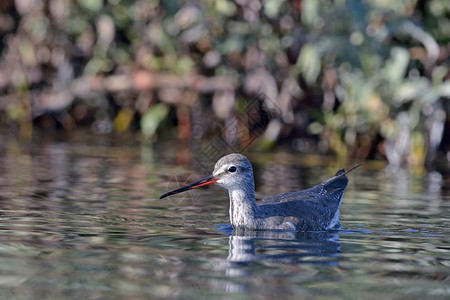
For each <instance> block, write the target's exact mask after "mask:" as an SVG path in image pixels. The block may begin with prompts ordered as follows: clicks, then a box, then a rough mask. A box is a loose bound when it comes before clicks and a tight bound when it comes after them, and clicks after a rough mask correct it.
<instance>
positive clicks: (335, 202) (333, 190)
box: [322, 164, 361, 210]
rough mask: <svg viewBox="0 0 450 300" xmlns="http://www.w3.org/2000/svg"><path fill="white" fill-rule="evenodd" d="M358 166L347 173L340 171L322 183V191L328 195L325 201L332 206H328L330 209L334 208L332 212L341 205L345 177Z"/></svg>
mask: <svg viewBox="0 0 450 300" xmlns="http://www.w3.org/2000/svg"><path fill="white" fill-rule="evenodd" d="M360 165H361V164H358V165H356V166H354V167H352V168H351V169H349V170H347V171H346V170H344V169H340V170H339V171H337V173H336V175H335V176H334V177H331V178H330V179H328V180H326V181H324V182H323V183H322V187H323V190H325V191H326V194H327V195H328V197H325V199H326V201H327V202H329V203H330V204H332V205H330V208H331V207H333V206H334V209H333V208H332V209H333V210H337V209H338V208H339V206H340V205H341V201H342V197H343V196H344V192H345V189H346V188H347V184H348V178H347V176H345V175H347V174H348V173H349V172H351V171H353V170H354V169H356V168H358V167H359V166H360Z"/></svg>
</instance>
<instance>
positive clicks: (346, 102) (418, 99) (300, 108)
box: [0, 0, 450, 168]
mask: <svg viewBox="0 0 450 300" xmlns="http://www.w3.org/2000/svg"><path fill="white" fill-rule="evenodd" d="M449 17H450V2H449V1H446V0H430V1H426V0H422V1H420V0H399V1H387V0H367V1H356V0H347V1H346V0H336V1H325V0H322V1H316V0H294V1H283V0H237V1H226V0H209V1H208V0H199V1H175V0H168V1H158V0H136V1H134V0H133V1H131V0H2V1H1V2H0V35H1V38H0V56H1V61H0V128H1V129H0V130H1V132H4V133H5V132H8V133H9V134H11V132H12V133H13V135H16V136H18V137H20V138H21V139H24V140H31V139H32V138H33V137H34V136H35V135H36V134H39V133H42V132H45V133H48V132H65V133H69V134H70V133H73V132H92V133H93V134H96V135H119V136H124V135H125V136H126V135H130V136H133V137H134V138H137V139H138V140H140V141H142V142H148V143H155V142H157V141H158V139H159V140H161V139H165V138H168V137H176V138H177V139H180V140H183V141H185V142H190V141H191V142H192V141H194V142H195V141H198V140H203V139H208V138H210V137H211V136H213V135H217V134H222V133H223V131H224V129H225V130H227V129H228V128H234V127H233V126H230V124H232V123H233V121H234V120H236V118H239V120H244V123H245V120H246V119H245V116H246V114H247V113H248V112H247V111H246V108H247V107H248V103H250V102H251V101H252V100H253V99H255V97H261V95H263V97H265V98H266V100H267V101H266V105H268V106H270V105H275V106H276V109H277V110H278V112H279V113H277V114H273V115H272V116H274V117H272V118H270V119H268V120H267V122H266V123H264V128H261V130H262V131H263V132H262V133H261V134H260V136H259V137H258V139H257V141H256V142H255V143H254V145H253V146H252V147H255V148H259V149H263V150H264V149H272V148H276V147H288V148H290V149H292V150H293V151H299V152H310V153H323V154H334V155H337V156H338V157H340V158H343V159H345V158H356V159H361V160H362V159H366V158H371V159H386V160H388V161H389V162H390V163H391V164H393V165H404V166H411V167H414V168H423V167H424V166H430V165H447V166H448V163H449V161H450V126H449V112H450V105H449V101H448V99H449V97H450V82H449V80H448V79H449V78H450V73H449V51H450V43H449V42H450V18H449ZM268 103H269V104H268ZM269 109H270V107H269ZM243 116H244V118H243ZM248 120H250V119H248ZM240 126H247V127H246V128H247V129H248V128H250V124H246V125H245V124H244V125H240ZM225 135H226V132H225Z"/></svg>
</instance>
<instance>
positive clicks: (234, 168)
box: [228, 166, 237, 173]
mask: <svg viewBox="0 0 450 300" xmlns="http://www.w3.org/2000/svg"><path fill="white" fill-rule="evenodd" d="M236 170H237V168H236V167H235V166H231V167H229V168H228V172H230V173H234V172H236Z"/></svg>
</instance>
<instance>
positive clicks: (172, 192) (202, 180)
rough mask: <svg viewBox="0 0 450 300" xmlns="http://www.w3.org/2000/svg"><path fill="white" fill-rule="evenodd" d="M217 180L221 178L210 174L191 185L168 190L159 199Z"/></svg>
mask: <svg viewBox="0 0 450 300" xmlns="http://www.w3.org/2000/svg"><path fill="white" fill-rule="evenodd" d="M217 180H219V179H218V178H214V177H213V176H212V175H209V176H208V177H205V178H203V179H200V180H199V181H196V182H194V183H191V184H189V185H186V186H183V187H181V188H179V189H176V190H173V191H170V192H167V193H165V194H163V195H161V196H160V197H159V199H163V198H166V197H167V196H171V195H175V194H178V193H181V192H185V191H188V190H192V189H196V188H199V187H201V186H205V185H208V184H214V183H216V182H217Z"/></svg>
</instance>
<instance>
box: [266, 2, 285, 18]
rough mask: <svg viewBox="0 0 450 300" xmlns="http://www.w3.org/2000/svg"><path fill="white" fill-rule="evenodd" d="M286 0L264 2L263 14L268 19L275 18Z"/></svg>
mask: <svg viewBox="0 0 450 300" xmlns="http://www.w3.org/2000/svg"><path fill="white" fill-rule="evenodd" d="M285 1H286V0H264V13H265V14H266V16H268V17H269V18H276V17H278V15H279V14H280V9H281V7H282V6H283V4H284V2H285Z"/></svg>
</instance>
